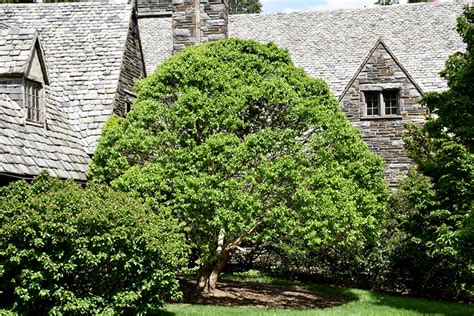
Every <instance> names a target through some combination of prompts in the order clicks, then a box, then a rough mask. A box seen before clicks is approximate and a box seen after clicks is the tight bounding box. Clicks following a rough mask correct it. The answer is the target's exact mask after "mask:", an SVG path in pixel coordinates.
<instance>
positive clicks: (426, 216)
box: [399, 8, 474, 296]
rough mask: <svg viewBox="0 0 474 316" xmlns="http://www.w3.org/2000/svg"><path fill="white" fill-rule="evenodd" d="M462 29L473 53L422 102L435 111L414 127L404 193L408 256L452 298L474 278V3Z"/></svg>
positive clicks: (462, 56) (452, 63) (454, 63)
mask: <svg viewBox="0 0 474 316" xmlns="http://www.w3.org/2000/svg"><path fill="white" fill-rule="evenodd" d="M457 30H458V32H459V34H460V35H461V37H462V39H463V40H464V42H465V43H466V52H464V53H456V54H454V55H452V56H450V57H449V59H448V61H447V62H446V67H445V70H444V71H443V72H442V76H443V77H444V78H446V80H447V82H448V87H449V89H448V90H446V91H445V92H442V93H429V94H427V95H426V96H425V97H424V98H423V99H422V101H421V103H422V104H423V105H424V106H426V107H427V108H428V109H429V111H430V112H431V114H430V116H429V117H428V120H427V122H426V123H425V125H424V126H423V127H422V128H417V127H414V126H412V127H410V137H409V138H408V139H407V140H406V142H407V147H408V150H409V154H410V157H411V158H412V159H413V160H414V161H415V162H416V165H417V168H416V170H414V171H412V173H411V174H410V176H409V177H408V179H407V180H406V181H405V183H404V184H402V186H401V188H400V192H399V194H400V196H401V199H402V200H403V202H404V203H403V204H404V206H403V209H402V210H401V220H400V223H401V226H400V227H401V229H402V232H403V234H404V235H405V236H406V237H405V238H404V241H403V242H404V244H403V250H402V251H401V253H403V255H404V256H409V257H411V260H413V261H412V264H410V265H411V271H413V275H412V276H413V280H417V281H416V282H417V284H416V286H418V287H421V288H423V287H424V289H423V290H424V291H426V289H427V288H429V287H433V286H434V288H435V290H436V291H439V289H444V291H446V292H448V291H449V292H450V293H449V295H450V296H453V295H461V294H463V293H464V294H465V292H466V291H472V290H473V289H472V286H473V283H474V282H473V280H474V276H473V274H472V262H473V259H474V253H473V251H472V249H473V247H474V214H473V213H474V204H473V199H474V190H473V188H474V152H473V150H474V118H473V113H474V89H473V87H474V9H473V8H466V9H465V12H464V14H463V15H462V16H461V17H460V18H459V19H458V26H457ZM407 249H408V250H407ZM401 261H403V262H405V263H406V262H407V260H405V259H403V260H401ZM404 271H405V273H406V274H407V275H408V273H407V272H408V270H406V269H405V270H404ZM420 271H424V272H425V274H424V276H425V278H424V280H420V278H419V274H420ZM430 275H431V276H432V277H431V278H430V277H429V276H430ZM443 282H444V283H443ZM453 293H454V294H453ZM471 295H472V292H471Z"/></svg>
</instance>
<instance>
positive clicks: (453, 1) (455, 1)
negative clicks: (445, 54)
mask: <svg viewBox="0 0 474 316" xmlns="http://www.w3.org/2000/svg"><path fill="white" fill-rule="evenodd" d="M472 3H473V0H446V1H442V2H417V3H402V4H393V5H384V6H382V5H372V6H365V7H362V8H332V9H309V10H304V11H293V12H269V13H253V14H232V15H231V16H229V18H233V17H237V18H238V17H239V16H247V17H248V16H265V17H269V16H281V15H285V16H290V15H295V16H298V15H304V14H311V13H312V14H314V13H331V14H332V13H334V12H351V11H370V10H374V11H375V10H387V11H390V10H395V9H396V8H416V7H422V6H426V7H432V6H434V7H440V6H442V7H446V6H452V5H456V6H457V5H468V4H472Z"/></svg>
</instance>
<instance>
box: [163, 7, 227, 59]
mask: <svg viewBox="0 0 474 316" xmlns="http://www.w3.org/2000/svg"><path fill="white" fill-rule="evenodd" d="M172 1H173V13H172V29H173V54H175V53H177V52H180V51H181V50H183V49H184V48H185V47H186V46H189V45H193V44H198V43H205V42H210V41H216V40H220V39H225V38H227V34H228V33H227V25H228V16H229V14H230V13H231V12H233V10H234V8H235V5H234V4H233V3H234V2H230V1H229V0H172Z"/></svg>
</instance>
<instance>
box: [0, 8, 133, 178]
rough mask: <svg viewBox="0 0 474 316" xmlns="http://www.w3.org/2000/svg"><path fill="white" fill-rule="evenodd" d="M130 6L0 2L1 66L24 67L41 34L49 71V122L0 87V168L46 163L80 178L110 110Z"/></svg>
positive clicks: (30, 170)
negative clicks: (29, 115) (31, 116)
mask: <svg viewBox="0 0 474 316" xmlns="http://www.w3.org/2000/svg"><path fill="white" fill-rule="evenodd" d="M118 2H120V1H118ZM132 10H133V6H132V5H129V4H111V3H61V4H57V3H54V4H35V5H29V4H0V21H2V22H1V23H0V35H1V37H0V74H3V75H4V74H12V73H24V71H25V65H27V64H28V62H29V60H30V59H29V58H30V55H31V49H32V45H33V43H35V40H36V38H38V37H39V38H40V44H41V46H42V48H43V49H42V51H43V54H44V61H45V64H46V68H47V71H48V73H49V78H50V80H49V81H50V82H49V86H45V87H44V88H45V98H46V102H45V103H46V107H47V110H46V123H47V128H44V127H43V126H39V125H35V124H30V123H27V124H25V120H26V118H25V116H26V113H25V110H24V108H23V107H22V106H20V105H18V104H17V103H16V102H14V101H12V100H10V99H9V98H8V96H6V95H0V145H1V146H0V173H3V174H8V175H13V176H20V177H23V176H24V177H30V176H34V175H37V174H39V173H40V172H41V171H42V170H48V171H49V172H50V173H51V174H52V175H54V176H57V177H60V178H72V179H76V180H86V171H87V165H88V163H89V162H90V158H89V155H88V154H90V153H92V152H93V151H94V149H95V146H96V144H97V140H98V137H99V135H100V132H101V129H102V126H103V124H104V123H105V121H106V119H107V118H108V117H109V116H110V115H111V114H112V113H113V108H114V101H115V98H116V95H117V89H118V85H119V76H120V73H121V69H122V61H123V56H124V50H125V46H126V41H127V34H128V29H129V23H130V20H131V17H132V12H133V11H132ZM1 92H2V91H0V93H1Z"/></svg>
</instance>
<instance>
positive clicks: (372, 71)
mask: <svg viewBox="0 0 474 316" xmlns="http://www.w3.org/2000/svg"><path fill="white" fill-rule="evenodd" d="M377 86H379V87H381V88H384V89H387V88H390V89H394V88H398V89H399V93H400V113H399V115H393V116H378V117H371V116H364V107H365V103H364V97H363V90H364V89H370V87H372V88H377ZM420 98H421V94H420V92H419V91H418V89H417V87H416V86H415V85H414V84H413V83H412V81H411V80H410V79H409V78H408V77H407V75H406V74H405V73H404V71H403V70H402V68H401V67H400V66H399V65H398V64H397V61H396V60H394V59H393V58H392V56H391V55H390V54H389V52H388V51H387V50H386V48H385V47H384V45H383V44H381V43H380V44H378V46H377V47H376V49H375V50H374V52H373V54H372V56H371V57H370V58H369V59H368V61H367V63H366V64H365V65H364V67H363V68H362V70H361V72H360V73H359V75H358V76H357V78H356V79H355V81H354V82H353V84H352V85H351V86H350V87H349V89H348V91H347V92H346V94H345V95H344V96H343V97H342V99H341V106H342V109H343V110H344V112H345V113H346V115H347V117H348V119H349V120H350V121H351V122H352V124H354V125H355V126H356V127H358V128H359V129H360V131H361V133H362V137H363V139H364V141H365V142H366V143H367V144H368V146H369V148H370V149H371V150H372V151H373V152H375V153H377V154H379V155H380V156H382V157H383V159H384V160H385V176H386V179H387V182H388V183H389V185H390V186H392V187H395V186H397V184H398V182H399V181H400V180H401V179H402V178H403V177H404V176H405V175H406V172H407V171H408V169H409V167H410V166H411V164H412V162H411V160H410V159H409V158H408V155H407V152H406V150H405V148H404V142H403V138H404V137H405V134H406V129H405V127H404V124H405V123H415V124H420V125H421V124H423V122H424V117H425V110H424V109H423V108H422V107H421V106H420V105H419V104H417V102H418V100H419V99H420Z"/></svg>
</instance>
